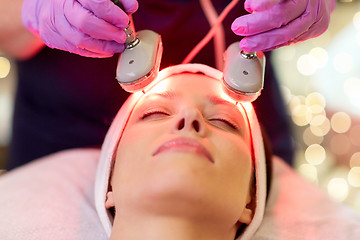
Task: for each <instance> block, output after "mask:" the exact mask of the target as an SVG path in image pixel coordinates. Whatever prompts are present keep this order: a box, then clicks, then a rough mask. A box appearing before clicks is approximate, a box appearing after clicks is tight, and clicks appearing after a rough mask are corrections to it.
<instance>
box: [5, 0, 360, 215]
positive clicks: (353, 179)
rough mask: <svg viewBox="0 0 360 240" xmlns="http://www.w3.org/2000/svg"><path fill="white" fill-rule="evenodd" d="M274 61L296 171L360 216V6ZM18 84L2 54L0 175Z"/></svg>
mask: <svg viewBox="0 0 360 240" xmlns="http://www.w3.org/2000/svg"><path fill="white" fill-rule="evenodd" d="M272 61H273V63H274V67H275V70H276V74H277V75H278V77H279V80H280V85H281V88H282V90H283V91H282V93H283V95H284V98H285V99H286V103H287V107H288V112H289V115H290V118H291V119H292V125H293V129H294V139H293V142H294V144H295V145H296V147H297V152H296V158H295V163H294V168H295V170H296V171H297V172H299V173H300V174H301V175H302V176H304V177H305V178H306V179H308V180H309V181H311V182H313V183H314V184H316V185H318V186H320V187H321V188H322V189H323V190H324V191H326V192H327V193H328V194H329V195H330V196H331V197H332V198H334V199H335V200H336V201H340V202H344V203H345V204H347V205H350V206H352V207H353V208H354V209H356V210H357V211H358V212H359V213H360V1H358V0H339V1H338V5H337V7H336V9H335V12H334V13H333V14H332V18H331V22H330V26H329V29H328V30H327V31H326V32H325V33H324V34H323V35H321V36H320V37H317V38H315V39H311V40H308V41H306V42H303V43H298V44H295V45H292V46H288V47H283V48H280V49H277V50H275V51H274V54H273V59H272ZM16 79H17V76H16V64H15V62H14V61H12V60H11V59H9V58H6V56H3V55H1V53H0V174H1V172H3V171H4V170H2V169H3V168H4V163H5V159H6V156H7V149H8V146H9V143H10V131H11V117H12V111H13V102H14V101H13V100H14V91H15V86H16ZM265 87H266V82H265Z"/></svg>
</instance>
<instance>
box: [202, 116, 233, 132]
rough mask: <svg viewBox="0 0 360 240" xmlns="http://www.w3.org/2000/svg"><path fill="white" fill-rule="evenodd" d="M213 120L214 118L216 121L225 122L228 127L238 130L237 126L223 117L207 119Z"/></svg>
mask: <svg viewBox="0 0 360 240" xmlns="http://www.w3.org/2000/svg"><path fill="white" fill-rule="evenodd" d="M213 120H216V121H221V122H223V123H225V124H227V125H228V126H229V127H231V128H232V129H234V130H239V128H238V126H237V125H235V124H234V123H232V122H230V121H228V120H226V119H224V118H212V119H209V121H213Z"/></svg>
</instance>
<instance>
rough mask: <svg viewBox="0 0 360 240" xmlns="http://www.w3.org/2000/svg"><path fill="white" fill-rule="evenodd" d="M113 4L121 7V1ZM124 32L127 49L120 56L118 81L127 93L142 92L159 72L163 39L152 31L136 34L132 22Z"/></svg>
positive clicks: (114, 0) (116, 0) (117, 72)
mask: <svg viewBox="0 0 360 240" xmlns="http://www.w3.org/2000/svg"><path fill="white" fill-rule="evenodd" d="M112 2H114V3H115V4H116V5H117V6H119V7H121V6H120V3H119V0H112ZM124 31H125V33H126V42H125V47H126V48H125V50H124V52H123V53H121V54H120V56H119V60H118V64H117V68H116V79H117V81H118V82H119V84H120V86H121V87H122V88H123V89H124V90H125V91H127V92H136V91H141V90H143V89H144V88H145V87H146V86H147V85H149V84H150V83H151V82H152V81H153V80H154V79H155V78H156V76H157V73H158V72H159V68H160V62H161V57H162V51H163V47H162V41H161V37H160V35H159V34H157V33H155V32H153V31H151V30H142V31H139V32H138V33H136V32H135V28H134V26H133V24H132V22H131V21H130V22H129V24H128V26H127V27H126V28H125V29H124Z"/></svg>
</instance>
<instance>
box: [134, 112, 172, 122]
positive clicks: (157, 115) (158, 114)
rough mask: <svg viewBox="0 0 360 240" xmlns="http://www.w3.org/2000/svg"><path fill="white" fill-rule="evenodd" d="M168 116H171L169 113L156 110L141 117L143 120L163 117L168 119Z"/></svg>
mask: <svg viewBox="0 0 360 240" xmlns="http://www.w3.org/2000/svg"><path fill="white" fill-rule="evenodd" d="M167 116H170V114H168V113H167V112H164V111H160V110H154V111H148V112H145V113H144V114H143V115H142V116H141V120H145V119H146V120H151V119H158V118H163V117H167Z"/></svg>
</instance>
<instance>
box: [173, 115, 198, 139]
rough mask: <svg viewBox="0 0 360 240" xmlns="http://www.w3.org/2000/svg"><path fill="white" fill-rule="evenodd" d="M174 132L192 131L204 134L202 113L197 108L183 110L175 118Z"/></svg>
mask: <svg viewBox="0 0 360 240" xmlns="http://www.w3.org/2000/svg"><path fill="white" fill-rule="evenodd" d="M173 131H174V132H179V131H182V132H186V131H188V132H191V131H194V132H196V133H197V134H199V135H200V136H204V134H205V123H204V118H203V117H202V114H201V113H200V112H199V111H198V110H197V109H193V108H191V109H186V110H183V111H182V112H181V113H180V114H179V115H178V116H177V117H176V118H175V122H174V125H173Z"/></svg>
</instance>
